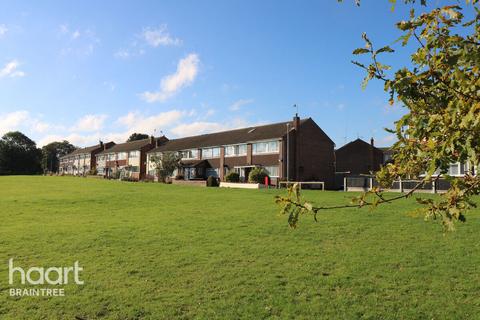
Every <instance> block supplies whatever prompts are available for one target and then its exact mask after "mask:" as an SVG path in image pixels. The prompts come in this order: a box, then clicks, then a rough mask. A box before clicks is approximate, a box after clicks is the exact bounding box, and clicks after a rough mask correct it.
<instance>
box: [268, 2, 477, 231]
mask: <svg viewBox="0 0 480 320" xmlns="http://www.w3.org/2000/svg"><path fill="white" fill-rule="evenodd" d="M385 1H386V0H385ZM389 1H390V2H391V3H392V4H395V2H396V1H395V0H389ZM356 2H357V4H358V5H359V4H360V1H359V0H357V1H356ZM403 2H405V3H420V4H421V5H426V3H427V1H426V0H419V1H415V0H403ZM432 2H433V1H432ZM465 2H466V6H467V7H470V9H471V12H468V14H467V15H464V13H463V9H462V8H461V7H460V6H459V3H460V2H459V1H452V5H450V6H444V7H438V8H434V9H433V10H431V11H430V12H425V13H421V14H418V15H417V14H416V13H415V11H414V8H413V7H412V9H411V11H410V17H409V19H406V20H404V21H400V22H398V23H397V25H396V27H397V29H399V30H400V31H401V32H402V33H403V34H402V36H401V37H400V38H399V39H398V40H397V41H396V42H394V43H398V44H399V45H402V46H407V45H409V47H408V48H413V50H412V51H413V52H412V54H411V61H409V62H408V64H409V66H408V67H403V68H400V69H398V70H395V71H391V67H390V66H388V65H385V64H382V63H380V58H381V57H382V55H384V54H387V53H393V52H395V51H394V49H393V48H391V47H390V46H381V47H379V48H377V47H375V46H374V45H373V43H372V41H370V39H369V38H368V37H367V35H366V34H365V33H364V34H363V36H362V38H363V40H364V42H365V46H364V47H362V48H358V49H355V50H354V51H353V54H355V55H367V56H368V57H369V58H368V61H367V62H366V63H365V62H358V61H354V62H353V63H354V64H355V65H357V66H359V67H360V68H362V69H364V70H365V71H366V76H365V79H364V81H363V87H365V86H366V85H367V83H368V82H369V81H370V80H372V79H376V80H379V81H382V82H383V83H384V89H385V91H386V92H388V94H389V98H390V99H389V102H390V104H392V105H393V104H394V103H395V101H397V102H399V103H400V104H401V105H402V106H404V108H405V111H406V114H405V115H404V116H403V117H402V118H401V119H399V120H398V121H396V122H395V128H393V129H390V130H388V131H389V132H391V133H392V134H395V135H396V137H397V139H398V142H396V143H395V144H394V145H393V147H392V150H393V152H394V155H393V161H392V163H390V164H388V165H386V166H384V167H383V168H382V169H381V170H380V171H379V172H378V173H377V176H376V177H377V180H378V182H379V184H380V186H379V187H375V188H373V190H371V191H369V192H366V193H364V194H362V195H361V196H359V197H357V198H355V199H354V203H353V204H349V205H341V206H320V207H315V206H313V205H312V204H311V203H308V202H306V201H305V200H304V199H303V198H302V197H301V196H300V191H299V190H298V186H295V188H293V189H291V190H289V195H288V196H287V197H278V198H277V202H278V203H279V204H280V205H281V206H282V212H283V213H286V214H288V216H289V218H288V221H289V224H290V226H292V227H295V226H296V225H297V222H298V219H299V216H300V215H301V214H304V213H313V215H314V217H316V215H317V213H318V212H319V211H321V210H326V209H337V208H339V207H342V208H346V207H363V206H371V207H375V206H377V205H379V204H382V203H389V202H392V201H394V200H397V199H401V198H406V197H410V196H412V195H413V193H414V192H415V191H417V190H418V189H419V188H421V187H422V186H423V185H425V184H426V183H432V182H433V183H435V182H436V181H437V180H438V179H439V178H440V177H445V178H446V179H448V180H450V181H451V187H450V188H449V189H448V190H447V192H446V193H444V194H442V195H441V197H438V198H436V199H432V198H428V199H422V198H419V199H417V200H418V202H419V203H421V204H423V205H424V207H423V211H424V214H425V219H437V220H440V221H442V224H443V226H444V228H445V230H453V229H454V223H455V222H458V221H461V222H463V221H465V213H466V212H467V210H468V209H470V208H473V207H475V203H474V202H473V201H472V199H471V197H472V196H474V195H478V194H480V175H479V174H478V172H475V170H474V168H477V169H478V168H480V143H479V141H480V80H479V79H480V8H479V7H478V3H480V1H479V0H466V1H465ZM435 3H436V2H435ZM452 163H462V164H469V169H467V170H466V171H465V177H464V178H462V179H454V178H453V177H450V176H449V175H448V168H449V166H450V164H452ZM405 178H407V179H416V180H419V182H418V184H417V185H416V186H415V187H414V188H413V189H412V190H411V191H409V192H408V193H405V194H401V195H398V196H395V197H389V196H388V195H386V194H384V193H383V189H382V188H389V187H390V186H391V185H392V182H393V181H394V180H397V179H405Z"/></svg>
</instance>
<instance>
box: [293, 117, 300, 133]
mask: <svg viewBox="0 0 480 320" xmlns="http://www.w3.org/2000/svg"><path fill="white" fill-rule="evenodd" d="M298 127H300V117H299V116H298V113H295V117H293V128H294V129H295V130H298Z"/></svg>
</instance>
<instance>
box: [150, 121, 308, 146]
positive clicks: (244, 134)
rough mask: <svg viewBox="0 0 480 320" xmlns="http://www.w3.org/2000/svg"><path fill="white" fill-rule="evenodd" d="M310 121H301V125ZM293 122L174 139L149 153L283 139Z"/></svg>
mask: <svg viewBox="0 0 480 320" xmlns="http://www.w3.org/2000/svg"><path fill="white" fill-rule="evenodd" d="M307 120H308V119H302V120H300V124H302V123H303V122H305V121H307ZM287 123H290V124H291V123H292V122H291V121H287V122H280V123H274V124H267V125H262V126H255V127H248V128H242V129H235V130H229V131H222V132H216V133H209V134H202V135H199V136H192V137H186V138H180V139H172V140H169V141H167V142H165V143H164V144H162V145H161V146H159V147H157V148H155V149H153V150H151V151H149V152H163V151H179V150H186V149H192V148H206V147H216V146H222V145H229V144H238V143H247V142H251V141H260V140H267V139H277V138H281V137H283V136H284V135H285V134H286V132H287Z"/></svg>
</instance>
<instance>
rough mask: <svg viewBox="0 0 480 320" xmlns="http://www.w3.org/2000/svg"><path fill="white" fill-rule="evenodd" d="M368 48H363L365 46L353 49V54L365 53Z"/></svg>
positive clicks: (367, 51)
mask: <svg viewBox="0 0 480 320" xmlns="http://www.w3.org/2000/svg"><path fill="white" fill-rule="evenodd" d="M369 52H370V50H368V49H365V48H357V49H355V50H353V52H352V53H353V54H365V53H369Z"/></svg>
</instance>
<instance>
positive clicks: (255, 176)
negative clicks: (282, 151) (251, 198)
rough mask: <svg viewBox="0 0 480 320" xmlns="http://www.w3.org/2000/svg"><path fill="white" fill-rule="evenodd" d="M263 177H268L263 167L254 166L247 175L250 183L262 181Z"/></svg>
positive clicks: (263, 180)
mask: <svg viewBox="0 0 480 320" xmlns="http://www.w3.org/2000/svg"><path fill="white" fill-rule="evenodd" d="M265 177H268V173H267V171H265V169H263V168H254V169H252V171H250V174H249V175H248V182H250V183H264V182H265Z"/></svg>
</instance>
